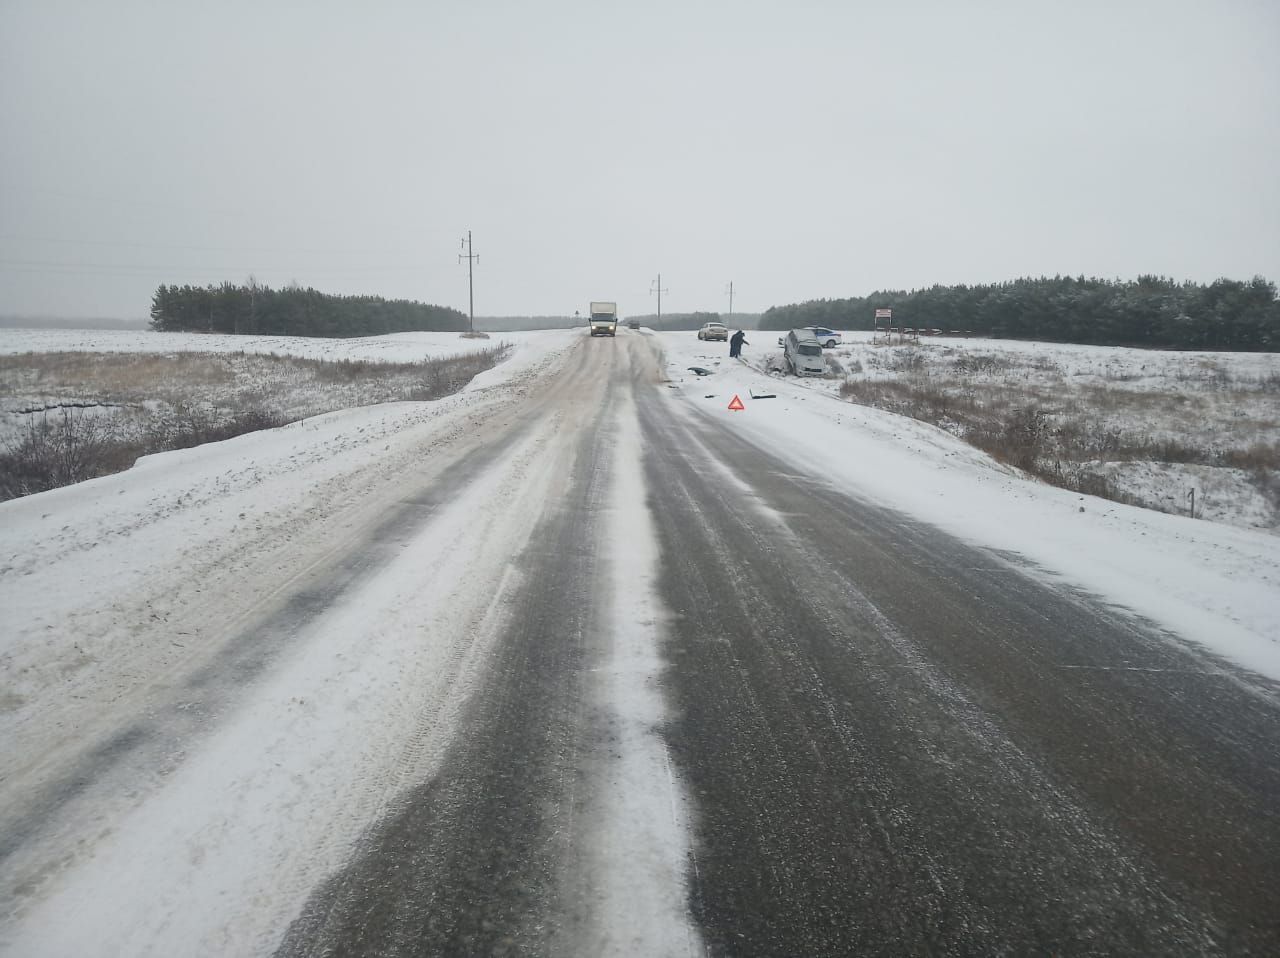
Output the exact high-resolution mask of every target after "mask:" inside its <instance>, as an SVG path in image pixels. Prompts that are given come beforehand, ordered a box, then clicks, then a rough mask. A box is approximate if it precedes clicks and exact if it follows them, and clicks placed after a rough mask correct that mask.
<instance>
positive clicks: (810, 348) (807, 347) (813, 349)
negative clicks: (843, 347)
mask: <svg viewBox="0 0 1280 958" xmlns="http://www.w3.org/2000/svg"><path fill="white" fill-rule="evenodd" d="M800 355H801V356H821V355H822V347H821V346H815V345H814V344H813V343H801V344H800Z"/></svg>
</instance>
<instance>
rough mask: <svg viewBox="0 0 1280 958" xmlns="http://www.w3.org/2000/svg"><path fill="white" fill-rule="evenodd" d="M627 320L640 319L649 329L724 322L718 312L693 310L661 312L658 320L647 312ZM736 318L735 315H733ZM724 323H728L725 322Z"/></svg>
mask: <svg viewBox="0 0 1280 958" xmlns="http://www.w3.org/2000/svg"><path fill="white" fill-rule="evenodd" d="M625 318H626V319H628V320H631V319H635V320H639V321H640V325H641V326H648V327H649V328H650V329H701V328H702V327H703V326H705V325H706V324H707V323H724V322H725V320H724V317H722V316H721V315H720V314H719V313H708V312H701V311H699V312H695V313H663V314H662V319H661V320H659V319H658V316H657V314H656V313H648V314H647V315H642V316H632V315H628V316H626V317H625ZM734 318H735V319H737V317H736V316H735V317H734ZM726 325H728V324H727V323H726Z"/></svg>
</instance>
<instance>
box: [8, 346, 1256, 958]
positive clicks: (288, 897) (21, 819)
mask: <svg viewBox="0 0 1280 958" xmlns="http://www.w3.org/2000/svg"><path fill="white" fill-rule="evenodd" d="M660 346H661V340H660V339H659V337H655V336H652V335H649V334H648V333H635V332H631V331H622V332H621V333H620V334H619V336H618V338H617V339H616V340H588V339H586V338H584V337H582V336H580V335H577V334H574V335H572V336H568V335H566V336H565V338H564V341H563V342H562V343H561V344H560V346H559V347H558V348H557V349H554V350H549V351H547V352H546V353H545V354H543V355H541V356H538V357H535V358H533V359H531V360H529V361H527V362H525V363H524V364H523V365H522V366H520V367H519V368H518V369H516V370H515V371H514V372H513V371H511V370H508V371H507V378H506V379H505V380H502V381H499V380H498V379H496V378H495V379H494V380H493V381H492V382H490V383H485V382H479V383H477V384H475V386H474V387H473V388H472V389H471V390H469V391H468V392H466V393H464V394H462V395H459V396H456V397H452V398H450V399H448V400H444V401H442V402H440V403H429V404H399V405H394V406H385V407H375V408H369V409H362V410H352V411H350V412H349V413H342V414H334V415H331V416H325V417H319V418H317V419H314V420H308V421H306V422H305V423H301V424H296V425H295V426H291V427H287V428H285V429H281V430H274V431H272V432H270V433H264V434H257V435H252V436H245V437H241V438H239V439H236V440H232V441H229V442H226V443H219V444H216V445H214V446H209V447H204V448H202V449H196V450H188V451H185V452H180V453H171V454H166V455H162V456H157V457H153V458H151V459H149V460H146V461H144V462H142V463H140V464H139V465H138V466H136V467H135V468H134V469H132V470H130V471H129V472H127V473H124V474H121V475H119V476H113V477H108V478H106V479H101V480H96V481H94V482H91V483H86V484H83V485H82V486H80V487H75V488H69V489H64V490H58V491H55V492H52V493H46V494H42V495H39V496H34V497H31V498H30V499H27V500H20V501H16V502H12V503H6V504H3V505H0V609H3V610H4V611H3V616H4V620H3V630H4V632H3V644H2V645H0V664H2V665H3V669H4V676H5V685H4V687H3V689H0V743H2V744H0V951H3V952H4V953H6V954H13V955H22V956H42V955H59V956H64V955H65V956H73V955H74V956H83V955H157V956H169V955H179V954H181V955H270V954H277V955H282V956H303V955H322V954H323V955H481V954H483V955H491V954H512V955H606V954H609V955H700V954H712V955H754V954H769V955H819V954H821V955H837V954H839V955H844V954H859V955H860V954H925V953H953V954H994V953H1012V954H1030V953H1065V954H1072V953H1082V952H1100V953H1125V954H1259V955H1261V954H1276V953H1280V683H1277V677H1278V676H1280V655H1277V646H1276V643H1275V639H1276V628H1275V624H1276V617H1277V608H1278V607H1280V606H1277V605H1276V604H1274V603H1275V600H1276V598H1277V597H1278V594H1280V593H1278V592H1277V590H1278V589H1280V581H1278V580H1277V577H1276V570H1277V568H1280V552H1278V550H1277V548H1276V546H1275V540H1274V538H1273V537H1269V536H1266V535H1264V534H1261V533H1250V532H1244V531H1241V530H1228V529H1221V528H1212V527H1210V525H1209V524H1207V523H1198V524H1197V523H1194V522H1193V521H1192V520H1179V519H1176V518H1175V517H1169V516H1157V515H1154V514H1144V513H1140V512H1139V511H1138V510H1133V509H1128V508H1127V507H1123V506H1115V505H1113V504H1110V503H1099V502H1097V501H1096V500H1089V501H1088V502H1087V506H1088V509H1089V512H1088V513H1085V512H1084V508H1085V506H1084V505H1081V504H1080V502H1079V500H1078V497H1075V496H1071V495H1068V494H1065V493H1061V492H1060V491H1058V490H1048V491H1045V490H1039V487H1034V485H1033V484H1031V483H1029V482H1027V481H1026V480H1023V479H1020V478H1017V477H1015V476H1011V475H1009V474H1008V471H1007V470H1000V469H999V468H998V467H995V466H993V465H991V464H990V463H985V464H984V463H982V462H979V461H978V460H980V459H982V457H980V456H978V455H977V454H976V453H973V452H972V451H971V450H967V449H965V448H964V447H961V446H960V445H959V444H958V443H950V441H949V440H946V439H945V438H937V437H933V436H931V434H930V433H929V432H928V431H927V430H924V429H923V427H918V426H915V425H908V424H903V423H896V424H893V425H890V426H885V425H884V423H885V417H883V416H880V417H879V418H878V419H877V418H876V416H877V414H872V413H867V412H865V411H862V412H854V411H851V410H850V408H849V407H847V406H845V405H844V404H841V403H838V402H836V401H835V400H832V399H830V398H829V397H819V396H816V395H814V396H806V394H805V393H804V391H803V389H802V388H801V387H793V386H785V387H783V386H782V385H779V387H778V392H779V397H778V398H777V399H773V400H763V399H762V400H756V401H751V400H748V408H747V410H746V411H744V412H742V413H729V412H727V411H726V409H725V407H726V405H727V400H728V398H729V394H731V392H732V391H742V392H744V393H745V392H746V391H747V389H748V388H749V386H750V385H751V383H752V382H755V381H756V380H757V379H758V380H759V381H760V382H764V383H766V384H767V380H764V379H763V377H757V376H756V374H754V373H751V372H750V371H749V370H745V369H741V370H739V369H738V368H737V367H734V369H733V370H730V369H729V368H727V363H726V368H725V369H724V370H722V371H718V372H716V373H715V374H713V375H712V376H710V377H706V378H705V379H695V378H693V377H692V376H691V375H688V374H686V375H685V376H684V377H683V378H682V381H679V382H672V383H668V382H664V379H666V378H667V377H668V376H671V375H673V370H675V369H676V368H677V367H680V366H681V363H683V364H684V365H688V364H689V363H688V362H686V361H685V360H684V359H681V360H679V361H678V362H673V361H671V357H670V356H666V357H664V355H663V353H662V350H661V348H660ZM753 377H755V378H753ZM676 378H681V377H678V376H677V377H676ZM744 398H745V396H744ZM770 403H772V404H773V405H768V404H770ZM806 403H807V404H808V405H806ZM817 404H822V411H821V413H820V415H819V416H818V417H817V419H816V420H815V416H814V415H813V410H812V409H811V408H809V407H811V406H814V405H817ZM788 410H792V411H790V412H789V411H788ZM757 412H758V415H757ZM837 415H838V416H839V417H840V420H839V421H837V419H836V417H837ZM753 416H754V417H755V418H753ZM889 418H892V417H889ZM770 424H771V425H770ZM815 430H817V432H815ZM876 430H880V431H881V433H883V435H879V438H877V435H878V434H877V433H876ZM886 430H888V432H886ZM889 432H892V433H893V434H892V436H890V435H889ZM802 433H804V434H808V435H810V436H812V435H818V434H820V435H821V436H822V437H823V438H822V440H821V443H820V446H821V448H818V447H814V446H812V444H811V445H810V447H808V451H807V452H803V450H802V446H803V442H802V439H803V438H804V437H803V436H802V435H801V434H802ZM791 439H794V442H792V441H790V440H791ZM877 443H879V445H877ZM935 447H936V448H935ZM837 449H843V450H845V453H846V454H845V458H844V459H840V460H839V461H840V462H843V463H844V465H843V466H841V468H840V469H837V468H835V466H832V468H830V469H828V468H825V467H824V466H823V465H822V463H824V462H835V461H836V460H833V459H831V458H830V457H831V456H832V455H836V453H835V452H834V450H837ZM848 450H855V451H856V453H857V455H852V456H851V455H850V454H849V453H848ZM876 450H884V452H883V456H884V457H887V458H876V459H875V460H874V461H873V460H872V459H871V458H870V457H871V456H873V454H874V455H875V456H880V455H881V453H880V452H876ZM802 453H803V454H802ZM824 456H826V458H824ZM859 457H862V458H861V459H860V458H859ZM893 457H898V458H896V459H895V458H893ZM838 458H839V457H838V456H837V459H838ZM908 461H910V462H916V463H917V465H916V466H908V465H903V464H904V463H907V462H908ZM894 463H897V464H898V465H897V466H895V465H894ZM899 466H900V468H899ZM913 468H914V469H915V470H916V471H915V472H912V471H911V469H913ZM886 476H888V477H889V478H886ZM877 483H880V485H877ZM890 486H891V488H890ZM907 489H909V490H911V491H910V492H908V491H904V490H907ZM1027 489H1033V490H1038V491H1032V492H1028V491H1026V490H1027ZM912 495H915V496H918V497H919V503H918V508H917V507H916V505H915V504H914V503H913V501H912V500H911V498H910V496H912ZM944 496H949V497H950V499H951V500H952V501H958V503H959V504H958V505H952V506H951V507H950V510H949V511H948V512H946V513H945V514H944V513H942V512H940V511H938V508H937V507H935V506H933V505H930V503H934V502H935V501H937V500H938V499H939V498H940V497H944ZM904 497H905V498H904ZM926 497H927V498H926ZM988 502H996V503H998V509H999V512H998V515H999V516H1000V517H1001V521H997V522H994V523H993V522H992V519H991V515H992V513H991V511H990V509H988V507H987V505H985V503H988ZM983 516H985V517H986V518H985V520H983V521H982V522H981V523H980V522H979V521H978V519H979V518H981V517H983ZM975 517H976V518H975ZM944 518H945V521H944ZM966 522H968V523H970V525H968V526H967V525H966ZM973 528H991V532H990V535H989V537H988V538H986V539H985V540H983V538H982V537H981V536H979V535H976V534H969V533H971V532H972V531H973ZM1019 537H1021V538H1019ZM1135 543H1139V544H1140V545H1135ZM1012 545H1018V546H1019V548H1018V549H1014V548H1011V547H1010V546H1012ZM1108 588H1111V589H1112V590H1113V591H1111V592H1108V591H1107V590H1108ZM1117 590H1118V594H1117ZM1139 613H1140V614H1139Z"/></svg>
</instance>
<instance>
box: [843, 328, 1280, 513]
mask: <svg viewBox="0 0 1280 958" xmlns="http://www.w3.org/2000/svg"><path fill="white" fill-rule="evenodd" d="M862 359H863V362H862V363H858V362H857V359H851V361H849V362H848V363H847V366H846V368H847V369H848V370H849V371H850V372H851V373H856V372H858V371H860V368H861V367H863V366H865V369H866V375H856V374H855V375H851V376H850V377H849V378H847V379H846V381H845V382H844V383H843V384H842V385H841V389H840V393H841V395H842V396H844V397H845V398H847V399H850V400H852V401H853V402H857V403H861V404H863V405H868V406H874V407H876V408H879V409H885V410H888V411H891V412H895V413H899V414H901V415H905V416H909V417H911V418H913V419H918V420H921V421H923V422H928V423H930V424H932V425H935V426H938V427H940V428H942V429H945V430H947V431H948V432H950V433H952V434H953V435H956V436H958V437H959V438H962V439H964V440H965V441H967V442H969V443H971V444H973V445H975V446H977V447H978V448H980V449H982V450H984V451H985V452H987V453H988V454H990V455H991V456H992V457H993V458H995V459H997V460H999V461H1000V462H1004V463H1008V464H1009V465H1012V466H1016V467H1018V468H1020V469H1023V470H1025V471H1026V472H1029V473H1031V474H1032V475H1035V476H1038V477H1040V478H1042V479H1044V480H1046V481H1048V482H1051V483H1053V484H1055V485H1059V486H1062V487H1064V488H1068V489H1073V490H1076V491H1079V492H1083V493H1088V494H1092V495H1099V496H1103V497H1105V498H1110V499H1115V500H1119V501H1124V502H1130V503H1135V504H1140V505H1146V506H1148V507H1151V508H1157V509H1163V510H1165V511H1182V510H1183V507H1182V505H1181V502H1180V497H1181V496H1182V495H1184V494H1185V493H1186V492H1187V491H1188V490H1185V489H1181V488H1179V489H1172V490H1171V489H1158V490H1155V489H1141V488H1138V487H1137V486H1135V485H1133V483H1135V482H1138V480H1137V479H1134V478H1133V477H1134V476H1136V475H1138V472H1139V471H1135V470H1133V469H1130V468H1119V467H1120V466H1125V465H1126V464H1128V465H1136V464H1141V463H1150V464H1153V466H1154V467H1157V468H1152V469H1149V470H1147V474H1148V477H1149V476H1150V475H1156V474H1159V475H1162V476H1176V475H1178V471H1177V468H1174V467H1184V468H1183V473H1182V474H1183V475H1185V476H1190V477H1195V478H1196V480H1197V481H1198V482H1202V483H1203V484H1207V485H1209V486H1211V487H1212V486H1215V485H1219V486H1222V487H1225V486H1226V485H1227V483H1226V478H1227V477H1226V473H1225V472H1223V476H1222V479H1223V482H1221V483H1215V482H1214V481H1213V480H1212V478H1211V474H1212V471H1213V470H1215V469H1216V470H1220V471H1229V470H1235V471H1237V472H1236V473H1232V475H1237V474H1238V475H1240V476H1241V477H1242V478H1243V479H1244V480H1246V481H1247V484H1250V485H1252V487H1253V488H1254V489H1255V490H1256V492H1257V493H1258V494H1260V495H1261V496H1262V497H1263V498H1264V499H1265V500H1266V502H1267V503H1269V504H1270V508H1271V509H1272V510H1273V513H1274V517H1273V519H1272V520H1270V522H1268V523H1267V524H1269V525H1272V526H1274V525H1276V523H1277V521H1280V443H1277V442H1276V440H1275V436H1276V423H1277V421H1280V404H1278V403H1277V401H1276V399H1275V386H1274V380H1275V379H1276V378H1280V376H1277V375H1272V374H1264V375H1262V376H1258V375H1234V374H1233V373H1232V371H1231V370H1230V369H1227V368H1225V367H1224V366H1223V364H1222V363H1220V362H1219V361H1217V360H1216V359H1214V358H1211V357H1195V358H1189V359H1188V361H1187V363H1186V364H1185V365H1182V366H1180V365H1177V363H1176V361H1172V360H1171V359H1170V357H1169V355H1168V354H1157V355H1156V356H1153V358H1152V360H1151V362H1150V364H1149V366H1148V364H1147V363H1146V362H1145V361H1144V362H1143V363H1142V364H1138V365H1134V364H1132V363H1131V364H1129V365H1127V366H1125V365H1122V364H1119V363H1116V364H1114V365H1113V364H1112V362H1113V361H1112V360H1111V359H1109V358H1106V357H1100V359H1099V361H1098V362H1097V363H1094V364H1093V366H1092V368H1090V369H1088V370H1086V371H1080V370H1077V371H1076V372H1075V373H1074V374H1068V373H1065V372H1064V370H1063V369H1062V368H1060V367H1059V366H1058V365H1057V364H1056V363H1054V362H1053V361H1052V360H1051V359H1049V358H1047V357H1033V356H1011V355H989V354H984V353H981V352H973V353H969V354H965V353H964V352H963V351H961V350H954V349H951V348H942V349H938V348H932V349H931V348H928V347H904V348H900V349H884V348H881V349H879V350H877V351H872V352H870V353H864V354H863V356H862ZM1162 469H1163V471H1161V470H1162ZM1148 481H1154V480H1150V479H1148ZM1167 481H1168V482H1170V483H1175V482H1178V481H1181V480H1176V479H1168V480H1167ZM1231 481H1232V482H1233V483H1238V482H1239V481H1240V480H1239V479H1232V480H1231ZM1125 482H1129V483H1130V485H1129V486H1127V487H1126V485H1125Z"/></svg>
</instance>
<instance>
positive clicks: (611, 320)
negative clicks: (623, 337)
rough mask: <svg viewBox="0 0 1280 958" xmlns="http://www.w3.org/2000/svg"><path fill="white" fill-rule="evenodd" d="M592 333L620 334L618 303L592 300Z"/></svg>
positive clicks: (596, 334) (601, 334) (603, 334)
mask: <svg viewBox="0 0 1280 958" xmlns="http://www.w3.org/2000/svg"><path fill="white" fill-rule="evenodd" d="M591 335H592V336H616V335H618V304H617V303H604V302H596V301H594V300H593V301H592V303H591Z"/></svg>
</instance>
